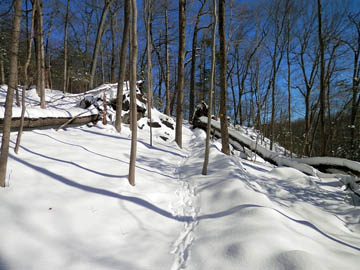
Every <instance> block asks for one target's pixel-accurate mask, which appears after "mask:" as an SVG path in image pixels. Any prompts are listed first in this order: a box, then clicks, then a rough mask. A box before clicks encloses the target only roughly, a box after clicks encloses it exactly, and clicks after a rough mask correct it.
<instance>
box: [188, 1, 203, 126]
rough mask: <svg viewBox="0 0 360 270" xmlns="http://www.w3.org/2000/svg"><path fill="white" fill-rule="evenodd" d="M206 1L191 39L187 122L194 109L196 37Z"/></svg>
mask: <svg viewBox="0 0 360 270" xmlns="http://www.w3.org/2000/svg"><path fill="white" fill-rule="evenodd" d="M206 1H207V0H204V1H201V6H200V9H199V12H198V14H197V16H196V19H195V26H194V34H193V39H192V51H191V71H190V108H189V109H190V110H189V121H191V120H192V117H193V114H194V107H195V68H196V51H197V36H198V32H199V30H200V29H199V23H200V19H201V16H202V15H203V9H204V7H205V4H206Z"/></svg>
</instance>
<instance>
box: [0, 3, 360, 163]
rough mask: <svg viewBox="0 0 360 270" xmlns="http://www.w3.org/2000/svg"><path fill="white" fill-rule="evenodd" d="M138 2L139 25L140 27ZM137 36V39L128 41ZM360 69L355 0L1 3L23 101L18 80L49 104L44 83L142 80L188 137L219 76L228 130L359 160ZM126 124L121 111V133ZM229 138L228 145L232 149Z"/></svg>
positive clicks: (0, 71)
mask: <svg viewBox="0 0 360 270" xmlns="http://www.w3.org/2000/svg"><path fill="white" fill-rule="evenodd" d="M134 4H137V5H136V11H137V17H138V19H137V25H136V24H135V26H134V25H130V24H131V21H132V22H134V17H131V16H130V15H131V14H132V15H133V14H134ZM215 4H216V5H217V8H216V9H215V10H217V13H218V26H217V29H216V31H215V32H214V26H213V23H214V21H215V20H214V14H213V10H214V5H215ZM17 5H21V11H20V12H21V14H22V16H21V23H20V30H21V31H20V33H19V35H20V36H19V44H18V47H19V49H18V53H17V51H15V49H16V46H14V44H13V42H14V38H15V37H14V31H16V23H17V21H16V20H14V19H13V17H14V14H16V7H17ZM129 13H131V14H129ZM15 17H16V16H15ZM19 19H20V18H19ZM32 22H33V23H32ZM131 27H137V31H135V30H134V29H133V28H131ZM134 31H135V32H136V33H134ZM213 33H215V44H214V46H212V44H213V42H212V36H213ZM134 34H137V38H136V36H135V37H134ZM134 38H136V39H137V40H138V46H136V47H138V49H137V48H135V47H134V44H133V45H132V46H130V47H129V44H128V43H129V41H131V40H132V39H134ZM128 50H129V52H128ZM137 50H138V52H137ZM213 50H215V55H214V57H215V60H216V61H215V63H214V75H212V72H211V67H212V55H213V52H212V51H213ZM134 53H135V54H136V55H134ZM14 54H16V56H17V60H16V63H17V64H16V65H15V63H14V59H13V58H12V57H13V56H14ZM27 60H28V61H27ZM133 61H135V65H136V66H135V67H134V66H133V65H131V64H134V63H133ZM130 66H132V67H130ZM14 69H15V70H16V71H14ZM14 72H15V73H17V74H16V76H15V75H14ZM134 72H135V73H136V74H134ZM132 75H133V77H132ZM14 76H15V77H14ZM134 76H135V77H134ZM359 77H360V6H359V5H358V2H357V1H351V0H348V1H335V0H332V1H324V0H316V1H315V0H306V1H300V0H299V1H290V0H271V1H235V0H233V1H223V0H218V1H210V0H208V1H207V0H187V1H185V0H183V1H172V0H159V1H154V0H144V1H131V3H130V1H127V0H79V1H73V0H49V1H42V0H31V1H29V0H23V1H20V0H17V1H13V0H3V1H1V4H0V83H1V84H8V85H9V86H10V87H9V91H10V92H11V91H14V98H15V100H16V102H17V104H18V106H20V98H19V93H18V91H17V90H16V89H17V88H16V87H15V85H16V82H17V84H19V85H22V86H27V87H31V86H32V85H36V86H37V90H38V93H39V96H40V97H41V106H42V107H43V108H45V107H46V103H45V97H44V88H52V89H58V90H62V91H64V92H67V93H80V92H84V91H86V90H88V89H91V88H93V87H96V86H98V85H100V84H102V83H106V82H111V83H115V82H118V83H119V85H122V84H123V82H124V81H125V80H130V81H131V83H134V78H135V79H136V80H144V81H145V82H146V85H147V86H148V87H149V89H150V91H149V92H148V93H147V96H148V97H149V98H150V101H151V100H153V102H152V104H153V106H155V107H156V108H157V109H158V110H160V111H163V112H165V113H166V114H168V115H171V114H172V115H173V116H174V117H175V112H176V114H177V130H176V131H177V135H176V141H177V143H178V144H179V146H180V147H181V124H182V121H183V119H190V121H191V119H192V114H193V112H194V108H195V106H196V104H198V103H199V102H201V101H202V100H204V101H205V102H208V101H209V95H208V91H209V89H211V87H212V86H213V88H214V91H213V95H212V97H213V98H212V101H211V102H212V104H211V105H212V106H211V107H212V109H211V114H213V115H215V116H216V117H219V118H220V120H221V122H222V126H223V129H224V132H225V133H224V134H225V135H226V129H227V128H226V127H227V121H228V120H227V118H228V117H230V119H231V120H232V121H233V124H241V125H248V126H254V127H256V128H257V129H259V130H261V132H262V133H263V134H264V135H265V136H267V137H269V138H271V139H272V142H278V143H280V144H282V145H283V146H285V147H286V148H287V149H289V150H290V151H291V153H295V154H297V155H299V156H319V155H321V156H325V155H326V156H336V157H345V158H349V159H353V160H360V128H359V127H360V108H359V107H360V89H359V84H360V80H359ZM212 78H214V79H213V80H212ZM131 85H133V84H131ZM121 90H122V87H121V86H119V93H120V96H122V95H121ZM151 97H152V98H151ZM120 104H121V102H120V101H119V103H118V106H120ZM150 104H151V103H150ZM1 105H3V104H1ZM120 124H121V116H119V117H117V120H116V129H117V130H118V131H120V129H121V126H120ZM4 137H5V130H4ZM223 139H224V140H225V141H224V142H223V152H224V153H227V154H229V149H227V148H226V147H225V146H226V145H228V142H227V141H226V136H224V138H223Z"/></svg>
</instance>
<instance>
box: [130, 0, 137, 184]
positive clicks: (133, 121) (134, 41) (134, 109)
mask: <svg viewBox="0 0 360 270" xmlns="http://www.w3.org/2000/svg"><path fill="white" fill-rule="evenodd" d="M131 4H132V5H131V9H132V25H131V40H130V41H131V54H130V55H131V59H130V110H131V114H130V126H131V152H130V165H129V183H130V185H132V186H135V164H136V139H137V106H136V64H137V63H136V62H137V53H138V44H137V8H136V0H131Z"/></svg>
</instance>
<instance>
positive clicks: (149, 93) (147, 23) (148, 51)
mask: <svg viewBox="0 0 360 270" xmlns="http://www.w3.org/2000/svg"><path fill="white" fill-rule="evenodd" d="M145 4H146V7H145V9H144V10H145V11H146V14H145V18H146V20H145V28H146V44H147V46H146V55H147V72H146V78H147V83H146V87H147V99H148V100H147V102H148V104H147V115H148V122H149V127H150V145H151V146H152V120H151V108H152V104H153V90H152V89H153V78H152V63H151V50H152V47H151V38H150V29H151V17H152V10H151V9H152V7H151V5H152V3H151V0H147V1H146V3H145Z"/></svg>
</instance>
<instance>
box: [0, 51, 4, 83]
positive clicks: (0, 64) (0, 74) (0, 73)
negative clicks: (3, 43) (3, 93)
mask: <svg viewBox="0 0 360 270" xmlns="http://www.w3.org/2000/svg"><path fill="white" fill-rule="evenodd" d="M0 80H1V81H0V83H1V84H5V69H4V54H3V52H2V51H1V49H0Z"/></svg>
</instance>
